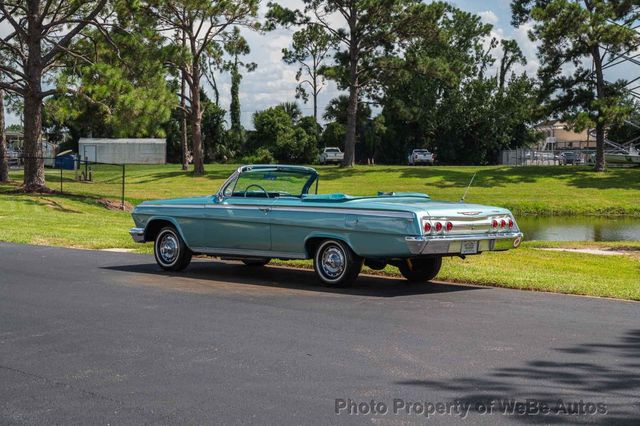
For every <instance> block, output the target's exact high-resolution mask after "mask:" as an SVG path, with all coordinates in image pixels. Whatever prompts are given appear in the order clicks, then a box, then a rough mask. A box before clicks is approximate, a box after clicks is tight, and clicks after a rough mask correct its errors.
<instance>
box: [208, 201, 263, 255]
mask: <svg viewBox="0 0 640 426" xmlns="http://www.w3.org/2000/svg"><path fill="white" fill-rule="evenodd" d="M272 204H273V199H270V198H247V197H242V196H224V197H220V198H216V197H211V202H210V203H208V204H207V206H206V208H205V217H206V221H207V226H206V232H207V240H208V241H209V244H208V246H209V248H211V249H228V250H230V251H231V252H233V253H235V254H239V255H240V254H242V253H239V252H238V251H239V250H244V251H246V254H247V255H259V253H251V252H250V251H269V250H271V223H270V214H271V205H272Z"/></svg>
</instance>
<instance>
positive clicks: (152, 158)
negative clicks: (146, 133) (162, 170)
mask: <svg viewBox="0 0 640 426" xmlns="http://www.w3.org/2000/svg"><path fill="white" fill-rule="evenodd" d="M166 150H167V141H166V139H106V138H100V139H98V138H80V141H78V155H79V156H80V159H82V160H88V161H93V162H96V163H112V164H165V163H166V159H167V155H166Z"/></svg>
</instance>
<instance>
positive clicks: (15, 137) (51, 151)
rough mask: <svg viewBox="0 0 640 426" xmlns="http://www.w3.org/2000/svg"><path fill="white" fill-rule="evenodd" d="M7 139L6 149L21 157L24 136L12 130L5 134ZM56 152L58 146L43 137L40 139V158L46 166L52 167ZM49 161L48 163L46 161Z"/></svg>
mask: <svg viewBox="0 0 640 426" xmlns="http://www.w3.org/2000/svg"><path fill="white" fill-rule="evenodd" d="M5 135H6V138H7V148H8V149H9V150H10V151H14V152H17V153H19V155H22V151H23V146H24V134H23V133H22V132H16V131H13V130H9V131H6V132H5ZM57 151H58V145H57V144H55V143H52V142H49V141H48V140H47V139H45V138H44V137H43V139H42V156H43V157H44V158H45V159H46V160H45V164H46V165H53V157H55V156H56V153H57ZM47 160H49V161H47Z"/></svg>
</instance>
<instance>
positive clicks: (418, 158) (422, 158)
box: [409, 149, 435, 166]
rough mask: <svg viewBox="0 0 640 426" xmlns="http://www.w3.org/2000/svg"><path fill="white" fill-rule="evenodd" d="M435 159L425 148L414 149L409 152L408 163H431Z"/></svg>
mask: <svg viewBox="0 0 640 426" xmlns="http://www.w3.org/2000/svg"><path fill="white" fill-rule="evenodd" d="M434 160H435V155H434V154H433V153H431V152H429V150H426V149H414V150H413V151H412V152H411V154H409V165H410V166H415V165H416V164H430V165H432V164H433V162H434Z"/></svg>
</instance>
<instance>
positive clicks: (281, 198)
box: [130, 165, 522, 286]
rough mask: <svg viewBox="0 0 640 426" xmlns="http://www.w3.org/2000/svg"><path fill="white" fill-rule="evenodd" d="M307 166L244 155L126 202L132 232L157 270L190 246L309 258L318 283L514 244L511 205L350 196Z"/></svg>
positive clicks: (247, 257) (434, 267)
mask: <svg viewBox="0 0 640 426" xmlns="http://www.w3.org/2000/svg"><path fill="white" fill-rule="evenodd" d="M318 180H319V177H318V173H317V172H316V171H315V170H314V169H311V168H308V167H301V166H284V165H253V166H242V167H240V168H239V169H237V170H236V171H235V172H234V173H233V174H232V175H231V176H230V177H229V178H228V179H227V180H226V181H225V183H224V184H223V185H222V187H221V188H220V190H219V191H218V193H216V194H215V195H211V196H207V197H193V198H179V199H172V200H159V201H147V202H144V203H142V204H140V205H138V206H137V207H136V208H135V210H134V211H133V214H132V216H133V220H134V222H135V225H136V227H135V228H133V229H131V231H130V233H131V236H132V237H133V239H134V240H135V241H137V242H140V243H144V242H154V254H155V259H156V261H157V263H158V265H160V267H162V268H163V269H165V270H170V271H179V270H182V269H184V268H186V267H187V266H188V265H189V262H190V261H191V256H192V255H194V254H204V255H211V256H217V257H220V258H222V259H234V260H241V261H242V262H244V263H245V264H247V265H253V266H261V265H266V264H267V263H268V262H269V261H270V260H271V259H274V258H277V259H285V260H291V259H313V265H314V269H315V271H316V274H317V276H318V278H319V279H320V280H321V281H322V282H323V283H324V284H326V285H333V286H338V285H344V284H347V283H349V282H351V281H353V280H354V279H355V278H356V277H357V276H358V274H359V273H360V270H361V269H362V265H363V264H364V265H367V266H368V267H370V268H373V269H383V268H384V267H385V266H386V265H388V264H390V265H394V266H397V267H398V268H399V269H400V271H401V273H402V275H403V276H404V277H405V278H407V279H408V280H409V281H423V282H424V281H429V280H431V279H433V278H435V276H436V275H437V274H438V272H439V270H440V267H441V265H442V258H443V257H444V256H460V257H465V256H468V255H475V254H479V253H482V252H484V251H491V250H508V249H510V248H516V247H518V245H519V244H520V242H521V240H522V233H521V232H520V231H519V229H518V225H517V224H516V222H515V220H514V218H513V215H512V214H511V212H509V211H508V210H506V209H503V208H500V207H489V206H481V205H476V204H466V203H452V202H439V201H433V200H431V199H430V198H429V196H427V195H425V194H419V193H379V194H378V195H377V196H370V197H352V196H348V195H344V194H322V195H319V194H318V193H317V192H318Z"/></svg>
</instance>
